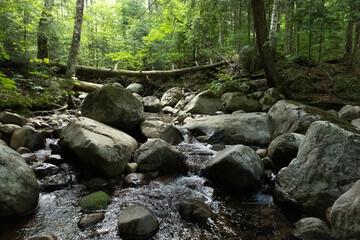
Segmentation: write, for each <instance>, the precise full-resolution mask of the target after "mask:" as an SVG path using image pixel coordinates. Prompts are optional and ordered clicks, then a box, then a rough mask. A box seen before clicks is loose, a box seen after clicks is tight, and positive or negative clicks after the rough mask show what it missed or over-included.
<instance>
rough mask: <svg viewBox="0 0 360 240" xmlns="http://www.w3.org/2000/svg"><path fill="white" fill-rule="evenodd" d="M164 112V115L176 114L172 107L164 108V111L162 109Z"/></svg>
mask: <svg viewBox="0 0 360 240" xmlns="http://www.w3.org/2000/svg"><path fill="white" fill-rule="evenodd" d="M162 111H163V112H164V113H171V114H172V113H174V109H173V108H172V107H170V106H166V107H164V108H163V109H162Z"/></svg>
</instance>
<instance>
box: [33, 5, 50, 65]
mask: <svg viewBox="0 0 360 240" xmlns="http://www.w3.org/2000/svg"><path fill="white" fill-rule="evenodd" d="M53 5H54V0H44V8H43V11H42V13H41V18H40V21H39V28H38V36H37V37H38V38H37V41H38V42H37V44H38V51H37V58H38V59H43V58H48V56H49V53H48V37H47V30H48V29H47V28H48V24H49V23H48V18H49V17H50V16H51V9H52V6H53Z"/></svg>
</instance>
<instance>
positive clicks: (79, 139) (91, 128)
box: [60, 117, 138, 177]
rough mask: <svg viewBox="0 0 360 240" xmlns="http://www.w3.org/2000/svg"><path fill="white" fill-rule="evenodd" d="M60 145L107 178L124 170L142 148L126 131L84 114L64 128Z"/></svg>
mask: <svg viewBox="0 0 360 240" xmlns="http://www.w3.org/2000/svg"><path fill="white" fill-rule="evenodd" d="M60 144H61V146H62V148H63V150H64V152H70V153H72V154H74V155H75V156H76V158H77V159H78V160H79V161H80V162H81V163H82V164H83V165H84V167H86V168H89V169H92V170H95V171H96V173H100V174H102V175H103V176H106V177H114V176H116V175H119V174H120V173H122V172H123V171H124V169H125V166H126V165H127V163H128V162H129V160H130V159H131V154H132V152H133V151H134V150H135V149H136V148H137V147H138V143H137V141H136V140H135V139H134V138H132V137H131V136H129V135H127V134H126V133H124V132H122V131H120V130H117V129H114V128H112V127H109V126H107V125H105V124H102V123H99V122H97V121H94V120H91V119H89V118H83V117H80V118H79V119H78V120H74V121H72V122H70V123H69V124H68V125H67V126H66V127H65V128H63V130H62V131H61V136H60Z"/></svg>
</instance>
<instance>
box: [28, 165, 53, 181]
mask: <svg viewBox="0 0 360 240" xmlns="http://www.w3.org/2000/svg"><path fill="white" fill-rule="evenodd" d="M32 170H33V171H34V173H35V175H36V177H38V178H43V177H47V176H52V175H55V174H56V173H58V172H59V168H58V167H57V166H55V165H53V164H50V163H39V164H37V165H35V166H33V167H32Z"/></svg>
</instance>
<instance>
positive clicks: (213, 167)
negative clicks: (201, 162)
mask: <svg viewBox="0 0 360 240" xmlns="http://www.w3.org/2000/svg"><path fill="white" fill-rule="evenodd" d="M205 172H206V174H207V176H208V177H209V179H211V180H213V181H215V182H219V183H221V184H223V185H226V186H230V187H235V188H236V189H237V190H241V191H254V190H256V189H257V187H258V186H259V185H260V179H261V176H262V175H263V174H264V166H263V165H262V163H261V162H260V158H259V156H258V155H257V154H256V153H255V151H254V150H253V149H251V148H249V147H247V146H244V145H235V146H231V147H228V148H225V149H224V150H222V151H221V152H218V153H217V154H216V156H215V157H214V158H213V159H211V160H210V161H208V162H207V163H206V165H205Z"/></svg>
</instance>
